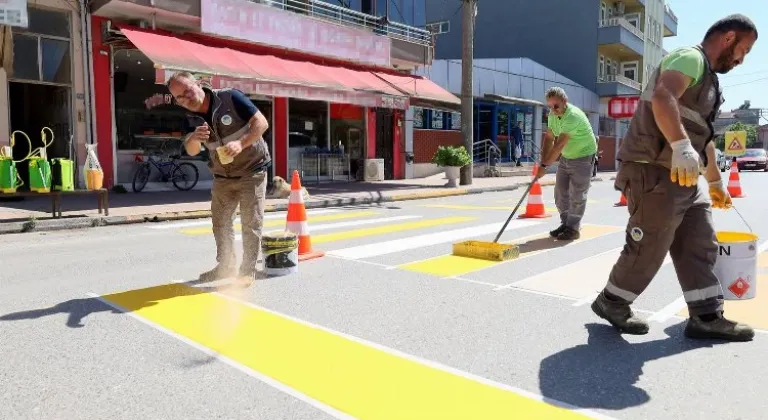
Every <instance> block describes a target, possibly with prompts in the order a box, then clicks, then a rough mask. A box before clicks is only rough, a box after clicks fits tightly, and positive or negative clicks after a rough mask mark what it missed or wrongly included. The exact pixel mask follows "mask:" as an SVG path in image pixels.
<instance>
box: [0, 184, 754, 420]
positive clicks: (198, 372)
mask: <svg viewBox="0 0 768 420" xmlns="http://www.w3.org/2000/svg"><path fill="white" fill-rule="evenodd" d="M724 175H725V176H726V177H727V175H728V174H727V173H726V174H724ZM741 182H742V186H743V188H744V191H745V192H746V194H747V195H748V196H747V197H746V198H741V199H736V200H735V203H736V206H737V208H738V209H739V211H740V212H741V214H742V215H743V216H744V217H745V218H746V219H747V221H748V222H749V224H750V225H751V227H752V229H754V231H755V233H757V234H758V235H759V236H760V238H761V241H760V243H759V250H760V251H761V252H762V254H761V255H760V258H759V261H758V264H759V266H760V268H759V270H761V271H759V275H760V279H759V288H760V289H759V292H758V296H757V298H756V299H754V300H751V301H742V302H728V303H727V305H726V314H727V315H730V316H732V317H736V318H738V319H740V320H742V321H745V322H748V323H750V324H752V325H753V326H755V327H756V328H758V329H760V330H762V331H760V332H759V333H758V334H757V336H756V338H755V340H754V341H752V342H750V343H719V342H699V341H690V340H687V339H685V338H684V337H683V335H682V329H683V327H684V318H683V317H684V316H685V308H684V305H683V303H682V302H683V301H682V293H681V291H680V287H679V285H678V284H677V282H676V277H675V274H674V268H673V266H672V264H669V263H667V264H665V266H664V267H662V269H661V271H660V272H659V275H658V276H657V278H656V279H655V281H654V282H653V283H652V284H651V286H650V287H649V288H648V290H647V291H646V292H645V293H644V294H643V295H642V296H641V297H640V299H639V300H638V301H637V303H636V305H635V308H636V309H637V310H638V311H640V314H641V315H643V316H645V317H648V318H650V319H651V332H650V333H649V334H648V335H646V336H626V335H625V336H621V335H618V334H617V333H616V332H615V330H613V329H612V328H611V327H610V326H609V325H608V324H607V323H606V322H605V321H603V320H601V319H599V318H597V317H596V316H595V315H594V314H593V313H592V311H591V310H590V308H589V304H590V303H591V302H592V300H593V298H594V296H595V295H596V293H597V292H598V291H599V290H600V289H601V288H602V287H603V285H604V284H605V282H606V280H607V277H608V273H609V271H610V269H611V267H612V265H613V263H614V262H615V260H616V258H617V256H618V253H619V252H620V249H621V247H622V245H623V241H624V232H623V229H624V226H625V223H626V220H627V208H626V207H614V203H616V202H617V201H619V193H618V192H617V191H615V190H613V188H612V182H596V183H594V184H593V187H592V190H591V191H590V197H589V198H590V201H589V203H588V206H587V215H586V217H585V221H584V222H585V224H584V226H583V231H582V238H581V239H580V240H578V241H575V242H572V243H557V242H554V241H552V240H550V239H547V238H546V236H547V232H548V231H549V230H550V229H553V228H554V227H556V226H557V222H558V218H557V213H556V209H555V208H554V207H555V206H554V202H553V198H552V197H553V190H552V188H551V187H546V188H544V199H545V201H546V207H547V209H546V210H547V213H548V214H550V215H552V216H553V217H549V218H544V219H515V220H513V221H512V222H511V224H510V226H509V227H508V228H507V231H506V233H505V234H504V236H503V237H502V241H514V242H517V243H520V244H522V245H521V250H522V255H521V257H520V258H519V259H517V260H514V261H510V262H504V263H489V262H484V261H477V260H467V259H460V258H456V257H452V256H450V255H449V254H450V252H451V244H452V243H453V242H457V241H462V240H468V239H481V240H492V239H493V237H494V236H495V233H496V232H497V231H498V229H499V227H500V226H501V224H502V223H503V222H504V221H505V220H506V217H507V216H508V214H509V210H510V208H511V207H513V206H514V204H515V202H516V201H517V199H518V198H519V197H520V194H521V193H522V191H517V192H511V193H510V192H507V193H486V194H478V195H471V196H463V197H454V198H443V199H435V200H423V201H409V202H396V203H388V204H386V205H381V206H368V207H349V208H334V209H321V210H312V211H309V212H308V213H309V225H310V230H311V232H312V240H313V247H314V249H316V250H322V251H325V252H326V256H325V257H323V258H320V259H315V260H311V261H306V262H303V263H301V264H300V268H299V272H298V273H297V274H294V275H290V276H286V277H280V278H271V279H268V280H264V281H260V282H258V283H256V284H254V285H253V286H252V287H250V288H248V289H245V290H242V289H236V288H231V287H227V284H226V282H224V284H201V283H198V282H196V281H195V280H196V278H197V276H198V274H199V273H200V272H202V271H204V270H207V269H209V268H211V267H212V265H213V264H214V256H215V251H214V250H215V248H214V242H213V236H212V234H211V231H210V220H195V221H182V222H168V223H154V224H142V225H132V226H118V227H104V228H94V229H88V230H79V231H62V232H52V233H31V234H21V235H8V236H4V237H2V238H0V241H2V243H3V247H2V251H1V252H2V257H0V258H1V259H2V263H0V285H2V293H0V358H1V360H2V363H1V364H0V383H2V384H3V386H2V390H0V418H2V419H13V420H23V419H75V418H77V419H105V418H110V419H115V420H117V419H126V420H127V419H131V420H134V419H139V418H143V419H269V420H276V419H291V420H295V419H312V420H321V419H333V418H360V419H398V420H401V419H441V420H443V419H495V418H503V419H509V418H547V419H560V418H562V419H570V418H616V419H647V418H654V419H662V418H701V419H705V418H706V419H736V418H739V419H760V418H764V414H762V413H765V412H766V411H767V410H768V399H766V398H765V397H764V393H763V392H762V390H763V389H764V383H765V382H764V378H766V377H768V364H766V363H765V356H764V355H765V354H766V352H767V351H768V333H766V331H768V278H767V277H766V274H768V253H766V252H765V251H766V242H764V239H763V238H767V237H768V221H767V220H766V217H765V214H766V211H765V210H766V204H765V203H766V201H765V196H764V192H765V191H768V174H764V173H750V172H746V173H741ZM714 218H715V221H716V225H717V228H718V229H719V230H737V231H745V230H748V229H747V227H746V226H745V225H744V223H743V222H742V221H741V219H740V218H739V217H738V215H737V214H736V212H735V211H728V212H726V211H722V210H714ZM284 220H285V214H284V213H278V214H270V215H269V216H268V219H267V222H266V223H267V227H266V230H279V229H282V227H283V226H284ZM239 244H240V242H238V247H239Z"/></svg>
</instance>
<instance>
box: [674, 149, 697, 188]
mask: <svg viewBox="0 0 768 420" xmlns="http://www.w3.org/2000/svg"><path fill="white" fill-rule="evenodd" d="M669 146H670V147H671V148H672V165H671V167H670V171H669V177H670V179H671V180H672V182H676V183H678V184H680V185H681V186H683V187H694V186H696V185H697V184H698V183H699V153H698V152H696V149H694V148H693V145H691V141H690V140H688V139H683V140H678V141H674V142H672V143H670V144H669Z"/></svg>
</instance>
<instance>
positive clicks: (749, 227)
mask: <svg viewBox="0 0 768 420" xmlns="http://www.w3.org/2000/svg"><path fill="white" fill-rule="evenodd" d="M731 208H732V209H734V210H736V214H738V215H739V218H740V219H741V221H742V222H744V224H745V225H747V228H748V229H749V233H755V232H754V231H753V230H752V226H750V225H749V223H747V220H746V219H745V218H744V216H742V215H741V213H739V209H737V208H736V206H734V205H733V204H731Z"/></svg>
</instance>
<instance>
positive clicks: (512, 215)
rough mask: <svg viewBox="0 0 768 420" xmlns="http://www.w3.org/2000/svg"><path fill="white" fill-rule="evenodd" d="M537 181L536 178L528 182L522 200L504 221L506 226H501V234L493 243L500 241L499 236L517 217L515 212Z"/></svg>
mask: <svg viewBox="0 0 768 420" xmlns="http://www.w3.org/2000/svg"><path fill="white" fill-rule="evenodd" d="M535 182H536V179H534V180H533V181H531V183H530V184H528V188H526V189H525V193H523V196H522V197H520V201H518V202H517V206H515V209H514V210H512V213H511V214H510V215H509V217H508V218H507V221H506V223H504V226H502V227H501V230H500V231H499V234H498V235H496V239H494V240H493V243H496V242H499V238H501V234H503V233H504V230H505V229H506V228H507V225H508V224H509V222H511V221H512V218H513V217H515V213H517V209H519V208H520V205H521V204H523V200H525V197H527V196H528V192H530V191H531V188H532V187H533V184H534V183H535Z"/></svg>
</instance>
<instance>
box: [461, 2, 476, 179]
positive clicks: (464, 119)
mask: <svg viewBox="0 0 768 420" xmlns="http://www.w3.org/2000/svg"><path fill="white" fill-rule="evenodd" d="M461 3H462V4H461V7H462V23H461V135H462V136H463V137H464V147H466V149H467V152H469V157H470V158H471V160H472V162H471V163H470V164H469V165H467V166H464V167H462V168H461V172H460V176H459V184H460V185H472V170H473V168H474V153H473V149H474V136H473V134H474V129H473V128H474V122H473V117H472V111H473V108H474V98H473V97H472V65H473V59H474V42H475V12H476V11H477V0H461Z"/></svg>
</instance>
